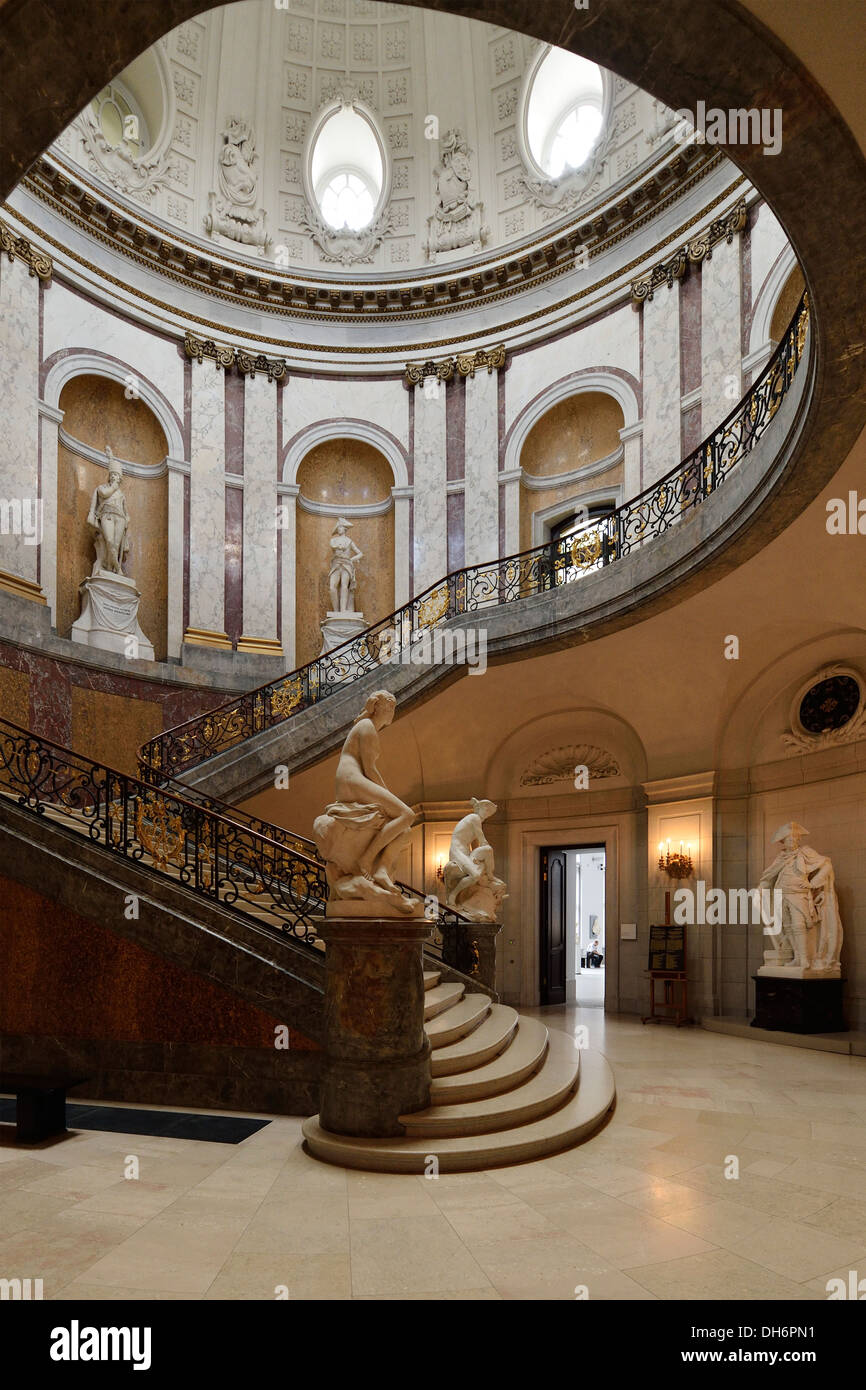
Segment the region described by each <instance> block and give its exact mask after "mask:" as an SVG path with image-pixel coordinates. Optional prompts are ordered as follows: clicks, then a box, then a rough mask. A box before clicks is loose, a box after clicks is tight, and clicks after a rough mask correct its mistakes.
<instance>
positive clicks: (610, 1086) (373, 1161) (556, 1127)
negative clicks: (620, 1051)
mask: <svg viewBox="0 0 866 1390" xmlns="http://www.w3.org/2000/svg"><path fill="white" fill-rule="evenodd" d="M550 1036H551V1038H553V1037H555V1036H556V1035H555V1034H553V1033H551V1035H550ZM567 1041H568V1044H569V1046H571V1040H570V1039H567ZM615 1095H616V1090H615V1087H614V1080H613V1072H612V1071H611V1069H610V1067H609V1066H608V1063H607V1060H606V1059H605V1058H604V1057H603V1056H602V1054H601V1053H600V1052H596V1051H595V1050H594V1049H593V1048H585V1049H584V1050H583V1051H582V1052H581V1054H580V1085H579V1086H578V1088H577V1090H576V1091H575V1092H574V1093H573V1094H572V1095H571V1096H569V1098H568V1100H567V1101H566V1102H565V1104H564V1105H561V1106H560V1107H559V1109H558V1110H554V1111H552V1112H551V1113H550V1114H549V1115H545V1116H544V1117H543V1118H542V1119H540V1120H535V1121H534V1122H533V1123H531V1124H525V1125H519V1126H518V1127H517V1128H516V1129H505V1130H500V1131H499V1132H497V1133H493V1134H469V1135H461V1136H455V1137H451V1138H447V1139H438V1140H436V1141H435V1143H433V1144H431V1141H430V1140H429V1139H428V1138H417V1139H410V1138H402V1139H355V1138H351V1137H350V1136H348V1135H342V1134H329V1133H328V1132H327V1131H326V1130H324V1129H322V1127H321V1125H320V1124H319V1117H318V1116H317V1115H313V1116H311V1117H310V1118H309V1119H307V1120H305V1121H304V1124H303V1133H304V1138H305V1140H306V1143H307V1148H308V1151H309V1152H310V1153H311V1154H313V1155H315V1157H316V1158H319V1159H322V1160H323V1162H325V1163H336V1164H338V1165H339V1166H340V1167H342V1168H361V1169H365V1170H367V1171H370V1172H377V1173H424V1172H425V1171H429V1163H428V1161H429V1157H430V1155H431V1154H435V1156H436V1158H437V1159H438V1163H439V1171H440V1173H467V1172H479V1171H482V1170H483V1169H485V1168H497V1167H502V1166H504V1165H511V1164H514V1163H528V1162H529V1161H530V1160H531V1159H534V1158H544V1157H546V1156H548V1155H549V1154H556V1153H561V1152H562V1150H563V1149H569V1148H572V1147H573V1146H574V1145H575V1144H579V1143H580V1142H581V1140H583V1139H587V1138H588V1137H589V1135H590V1134H592V1133H593V1131H594V1130H596V1129H598V1127H599V1125H601V1123H602V1122H603V1120H604V1117H605V1115H606V1114H607V1112H608V1110H609V1109H610V1107H611V1106H612V1105H613V1102H614V1098H615ZM431 1181H433V1179H431Z"/></svg>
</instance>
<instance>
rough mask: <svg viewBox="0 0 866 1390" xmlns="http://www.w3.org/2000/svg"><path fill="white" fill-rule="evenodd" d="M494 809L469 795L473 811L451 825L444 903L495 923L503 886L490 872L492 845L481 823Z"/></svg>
mask: <svg viewBox="0 0 866 1390" xmlns="http://www.w3.org/2000/svg"><path fill="white" fill-rule="evenodd" d="M495 811H496V805H495V803H494V802H492V801H479V800H478V799H477V798H476V797H474V796H473V798H472V810H471V811H470V812H469V814H468V815H467V816H464V817H463V819H462V820H461V821H458V823H457V825H456V826H455V827H454V833H453V834H452V836H451V848H450V850H449V852H448V863H447V864H446V865H445V871H444V873H445V906H446V907H450V908H453V909H454V910H455V911H456V912H459V913H460V914H461V915H462V916H463V917H468V918H469V920H470V921H471V922H495V921H496V919H497V917H498V915H499V909H500V908H501V906H502V903H503V901H504V900H505V898H507V897H508V894H507V892H506V891H505V887H506V885H505V884H504V883H503V881H502V879H501V878H497V877H496V875H495V873H494V872H493V848H492V846H491V845H490V844H489V842H488V840H487V837H486V835H485V834H484V828H483V822H484V821H485V820H487V818H488V816H492V815H493V814H494V812H495Z"/></svg>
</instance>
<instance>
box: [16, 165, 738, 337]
mask: <svg viewBox="0 0 866 1390" xmlns="http://www.w3.org/2000/svg"><path fill="white" fill-rule="evenodd" d="M723 158H724V156H723V155H721V154H720V153H719V152H718V151H717V150H714V149H713V150H712V151H711V150H710V148H709V147H708V146H697V145H694V146H683V147H682V148H681V149H678V150H677V151H675V152H674V153H673V154H666V155H664V156H662V157H660V158H659V160H658V161H657V163H656V164H654V165H652V166H651V167H650V169H649V170H648V171H645V172H644V173H643V174H642V176H641V181H640V183H638V184H632V185H630V186H629V187H628V188H626V189H625V190H623V191H622V192H621V193H620V194H619V195H618V196H617V197H616V198H615V199H614V200H612V201H610V202H607V203H600V204H599V205H597V206H595V207H590V208H589V209H585V210H584V211H583V214H582V215H580V216H579V217H578V218H577V219H576V220H574V221H572V222H571V223H570V224H567V225H565V226H560V227H559V228H558V229H551V230H548V231H546V232H543V233H541V234H539V235H538V236H537V237H536V238H535V239H533V240H532V241H527V242H524V243H523V244H521V245H517V246H515V247H514V248H513V250H511V249H510V248H507V247H503V248H500V249H499V250H497V251H496V252H494V253H490V254H489V255H488V256H487V257H486V258H484V259H481V258H479V259H478V260H477V261H476V263H475V264H473V266H472V267H471V269H470V270H469V271H468V272H467V268H466V266H465V265H463V266H461V267H460V268H459V269H458V268H457V267H455V268H454V269H453V270H451V269H450V268H448V267H442V268H441V270H440V271H439V273H437V274H436V275H435V277H431V275H430V273H429V272H426V273H424V274H422V275H418V276H416V277H414V278H411V279H406V280H401V281H399V282H395V281H393V280H389V281H388V282H386V283H383V282H382V281H381V280H372V279H366V280H357V281H354V282H349V283H347V282H346V281H345V280H343V281H341V282H340V283H339V284H338V285H335V284H334V283H333V282H332V281H331V282H329V281H327V280H326V279H325V276H324V275H322V276H321V277H319V278H317V277H316V276H315V275H311V274H305V275H300V274H294V275H290V274H289V273H288V272H286V271H283V270H280V269H277V268H276V267H274V269H273V270H272V271H270V270H265V269H264V268H263V267H262V266H261V265H257V266H254V265H251V264H247V263H246V262H244V263H240V262H235V263H233V264H231V263H227V258H226V257H225V255H224V251H223V255H221V256H217V255H214V254H213V253H212V252H211V251H209V250H208V248H207V247H206V246H203V245H200V244H198V243H194V242H191V241H188V240H186V239H185V238H184V237H183V235H182V234H181V233H180V232H177V231H174V230H169V229H168V228H166V227H164V226H162V225H161V224H159V223H156V222H153V221H151V220H150V219H148V218H147V217H145V216H144V214H143V213H142V212H140V211H139V210H138V209H136V210H135V211H134V212H132V211H131V210H130V209H128V208H126V207H121V206H119V205H118V206H114V205H112V203H111V202H110V201H109V197H110V195H109V194H108V193H107V192H106V191H104V190H98V191H97V190H96V189H91V188H89V187H88V186H87V184H86V183H85V182H84V180H83V179H82V178H81V177H80V175H79V174H78V173H77V172H76V171H73V170H72V169H68V168H67V167H66V166H65V165H63V164H62V162H61V161H60V160H59V159H58V158H57V155H56V154H53V153H52V155H51V158H50V159H47V158H45V157H44V156H43V157H42V158H41V159H39V160H38V161H37V162H36V164H34V165H33V167H32V168H31V170H30V171H29V172H28V174H27V176H26V178H25V179H24V181H23V183H24V187H25V188H26V189H27V191H28V192H29V193H31V194H32V195H33V196H35V197H36V198H38V199H40V201H42V202H44V203H46V204H47V205H48V206H49V207H51V208H52V209H53V210H54V211H55V212H57V213H58V214H60V215H61V216H63V217H64V218H65V219H66V220H67V221H69V222H71V223H72V224H73V225H74V226H77V227H79V228H80V229H82V230H84V231H86V232H87V233H88V234H89V235H91V236H93V237H95V238H96V239H97V240H99V241H101V242H103V243H105V244H106V245H109V246H110V247H111V249H112V250H114V251H120V252H121V253H123V254H124V255H126V256H127V257H129V259H131V260H132V261H133V262H134V263H136V264H138V265H141V266H144V267H145V268H147V269H149V270H155V271H157V272H158V273H160V274H162V275H166V276H168V277H169V278H170V279H172V280H174V281H176V282H177V283H180V284H182V285H185V286H187V287H192V288H196V289H199V290H205V291H206V292H207V293H208V294H209V295H211V296H213V297H214V298H218V299H224V300H227V301H229V302H231V303H235V304H243V305H246V306H247V307H254V308H259V309H271V310H275V311H276V312H282V313H286V312H288V313H291V314H293V315H297V316H299V317H302V318H315V319H333V318H337V319H349V320H351V319H354V320H357V319H359V318H360V319H365V318H370V319H375V320H377V321H378V320H380V319H381V320H384V321H386V322H391V321H397V320H406V319H409V318H416V317H417V318H427V317H430V316H432V315H438V314H448V313H453V312H454V310H455V309H461V308H475V307H477V306H478V304H479V303H481V304H488V303H494V302H497V301H500V300H502V299H504V298H508V297H509V296H511V295H513V294H520V293H523V292H524V291H526V290H528V289H533V288H535V287H536V286H538V285H541V284H545V283H547V282H548V281H550V280H551V279H555V278H557V277H558V276H560V275H565V274H567V273H569V272H570V271H572V270H573V268H574V263H575V256H576V255H577V254H578V252H580V251H581V248H583V247H587V248H589V251H590V255H591V257H592V258H595V257H596V256H598V255H601V254H602V253H603V252H605V251H607V250H609V249H610V248H611V247H613V246H615V245H617V244H618V243H619V242H620V241H622V240H623V239H624V238H625V237H627V236H631V235H633V234H634V233H635V232H637V231H639V230H640V229H641V228H642V227H644V226H646V225H648V224H649V223H650V222H651V221H653V220H654V219H655V218H656V217H657V216H658V215H659V213H660V212H662V211H664V210H665V209H666V208H669V207H670V206H672V205H673V204H674V203H675V202H676V201H677V200H678V199H679V198H680V197H682V196H684V195H685V194H686V193H688V192H689V191H690V190H691V189H692V188H694V187H695V185H696V184H698V183H699V182H700V181H701V180H702V179H703V178H705V177H706V175H707V174H709V173H711V172H713V170H715V169H716V168H718V166H719V165H720V164H721V162H722V160H723ZM17 215H18V214H17V213H16V216H17ZM22 220H23V219H22ZM581 254H583V253H581Z"/></svg>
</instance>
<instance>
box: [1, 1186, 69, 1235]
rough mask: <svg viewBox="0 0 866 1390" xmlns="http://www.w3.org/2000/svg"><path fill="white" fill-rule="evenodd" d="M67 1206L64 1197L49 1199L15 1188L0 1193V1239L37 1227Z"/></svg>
mask: <svg viewBox="0 0 866 1390" xmlns="http://www.w3.org/2000/svg"><path fill="white" fill-rule="evenodd" d="M69 1205H70V1202H69V1200H68V1199H67V1198H66V1197H49V1196H46V1195H45V1194H44V1193H41V1192H26V1191H24V1190H23V1189H22V1190H17V1189H15V1188H10V1189H8V1190H6V1191H3V1192H0V1239H2V1238H5V1237H6V1236H11V1235H15V1233H16V1232H17V1231H26V1230H28V1229H29V1228H30V1227H31V1226H39V1225H41V1224H42V1222H43V1221H44V1220H45V1219H46V1218H48V1217H51V1216H54V1215H56V1213H57V1212H60V1211H65V1210H66V1209H67V1207H68V1206H69Z"/></svg>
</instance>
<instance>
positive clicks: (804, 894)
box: [758, 821, 842, 980]
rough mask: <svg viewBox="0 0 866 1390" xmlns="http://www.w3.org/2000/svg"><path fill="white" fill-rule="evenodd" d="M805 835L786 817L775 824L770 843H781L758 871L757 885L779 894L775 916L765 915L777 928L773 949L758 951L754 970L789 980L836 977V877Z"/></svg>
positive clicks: (838, 932)
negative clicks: (760, 954) (806, 842)
mask: <svg viewBox="0 0 866 1390" xmlns="http://www.w3.org/2000/svg"><path fill="white" fill-rule="evenodd" d="M808 834H809V831H808V830H806V829H804V827H803V826H802V825H798V824H797V822H796V821H790V822H789V823H788V824H787V825H783V826H780V827H779V829H778V830H777V831H776V833H775V835H774V836H773V841H772V842H773V844H781V846H782V848H781V850H780V851H779V853H778V854H777V856H776V858H775V859H774V860H773V862H772V864H770V865H769V867H768V868H766V869H765V870H764V872H763V874H762V875H761V879H760V882H759V885H758V886H759V888H760V889H769V890H771V891H773V892H776V893H778V894H779V899H777V901H781V920H779V919H778V917H776V919H775V920H774V921H773V922H770V921H767V920H766V919H765V926H766V927H772V928H774V929H775V931H776V932H777V934H778V935H777V941H776V945H775V947H774V948H773V949H771V950H769V951H765V952H764V964H763V965H762V966H761V967H760V968H759V970H758V974H759V975H776V976H782V977H784V976H788V977H792V978H795V979H807V980H810V979H816V980H818V979H839V977H840V976H841V969H842V968H841V965H840V961H839V956H840V952H841V950H842V922H841V919H840V916H839V900H838V898H837V896H836V876H835V874H834V872H833V865H832V862H831V861H830V860H829V859H828V858H827V856H826V855H825V854H819V853H818V851H817V850H814V849H811V848H810V847H809V846H808V845H802V844H801V841H802V840H803V839H804V838H805V836H806V835H808Z"/></svg>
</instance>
